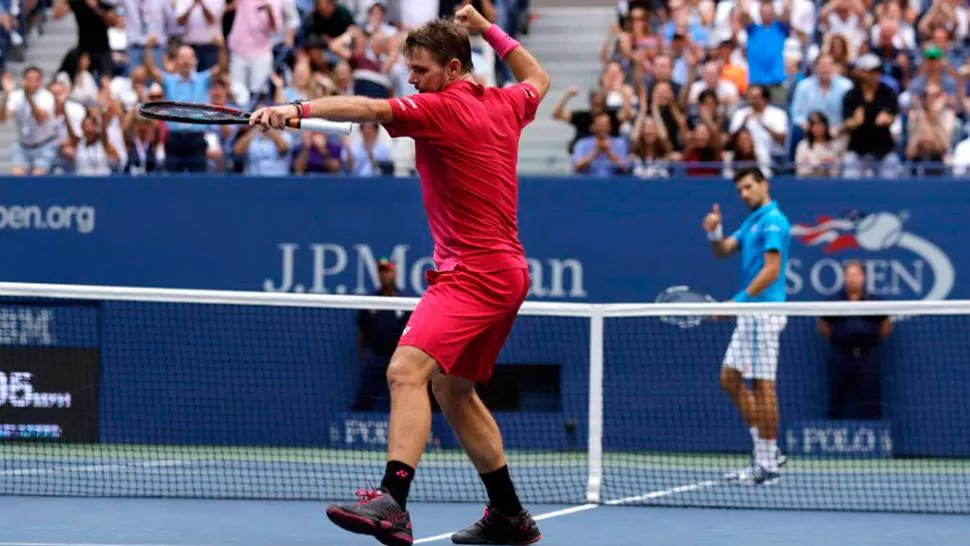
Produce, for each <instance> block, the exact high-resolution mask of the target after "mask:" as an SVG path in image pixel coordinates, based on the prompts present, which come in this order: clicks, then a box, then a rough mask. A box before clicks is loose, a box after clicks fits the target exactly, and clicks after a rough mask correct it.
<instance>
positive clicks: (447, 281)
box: [398, 266, 529, 382]
mask: <svg viewBox="0 0 970 546" xmlns="http://www.w3.org/2000/svg"><path fill="white" fill-rule="evenodd" d="M426 277H427V279H428V290H427V291H425V293H424V295H423V296H422V297H421V301H420V302H419V303H418V306H417V307H416V308H415V309H414V313H412V314H411V319H410V320H409V321H408V325H407V327H406V328H405V329H404V334H402V335H401V339H400V341H399V342H398V345H399V346H410V347H416V348H418V349H421V350H422V351H424V352H425V353H427V354H428V355H429V356H431V357H432V358H434V359H435V360H436V361H437V362H438V364H440V365H441V367H442V368H443V369H444V371H445V373H447V374H448V375H455V376H458V377H464V378H465V379H469V380H471V381H475V382H485V381H488V379H489V377H491V376H492V370H494V369H495V361H496V360H498V355H499V353H500V352H501V351H502V346H503V345H505V340H506V339H507V338H508V337H509V332H511V331H512V324H513V323H514V322H515V317H516V314H517V313H518V312H519V307H521V306H522V302H523V301H525V297H526V294H528V292H529V270H528V269H524V268H514V269H502V270H499V271H492V272H489V273H477V272H473V271H469V270H468V269H465V268H464V267H461V266H459V267H457V268H455V269H454V270H452V271H440V272H439V271H428V272H427V273H426Z"/></svg>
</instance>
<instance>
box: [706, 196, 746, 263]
mask: <svg viewBox="0 0 970 546" xmlns="http://www.w3.org/2000/svg"><path fill="white" fill-rule="evenodd" d="M703 228H704V231H706V232H707V239H708V240H709V241H710V242H711V250H713V251H714V255H715V256H717V257H718V258H727V257H728V256H730V255H731V254H733V253H734V252H735V251H737V250H738V248H739V246H740V245H738V240H737V239H735V238H734V237H727V238H725V237H724V228H723V227H722V226H721V207H720V206H719V205H718V204H717V203H714V206H712V207H711V212H709V213H707V216H705V217H704V223H703Z"/></svg>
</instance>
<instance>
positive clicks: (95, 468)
mask: <svg viewBox="0 0 970 546" xmlns="http://www.w3.org/2000/svg"><path fill="white" fill-rule="evenodd" d="M184 464H186V462H185V461H181V460H167V461H146V462H143V463H130V464H94V465H86V466H63V467H50V468H20V469H17V470H2V471H0V476H40V475H44V474H60V473H65V474H70V473H74V472H106V471H110V470H129V469H131V468H133V467H134V468H165V467H170V466H182V465H184ZM0 546H3V543H0ZM127 546H135V545H127Z"/></svg>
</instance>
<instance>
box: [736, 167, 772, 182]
mask: <svg viewBox="0 0 970 546" xmlns="http://www.w3.org/2000/svg"><path fill="white" fill-rule="evenodd" d="M749 176H750V177H752V178H754V181H755V182H758V183H761V182H766V181H767V180H768V179H767V178H765V173H763V172H761V169H759V168H758V167H749V168H747V169H740V170H738V172H736V173H734V183H735V184H737V183H738V182H741V181H742V180H744V179H745V178H747V177H749Z"/></svg>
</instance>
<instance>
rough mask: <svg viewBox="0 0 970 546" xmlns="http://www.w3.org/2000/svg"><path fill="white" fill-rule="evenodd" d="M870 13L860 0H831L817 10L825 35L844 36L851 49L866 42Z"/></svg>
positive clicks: (857, 47) (855, 49)
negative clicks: (820, 9)
mask: <svg viewBox="0 0 970 546" xmlns="http://www.w3.org/2000/svg"><path fill="white" fill-rule="evenodd" d="M870 17H871V15H870V14H869V12H868V11H867V10H866V5H865V3H863V2H862V0H832V1H831V2H829V3H827V4H825V6H824V7H823V8H822V11H821V12H819V23H821V24H822V26H823V28H824V29H825V31H826V34H827V35H832V36H845V38H846V40H848V42H849V45H850V46H851V47H852V50H853V51H859V49H860V48H861V47H862V46H863V44H864V43H865V42H866V38H867V37H868V36H867V33H866V29H867V28H868V22H867V21H868V20H869V19H870Z"/></svg>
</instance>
